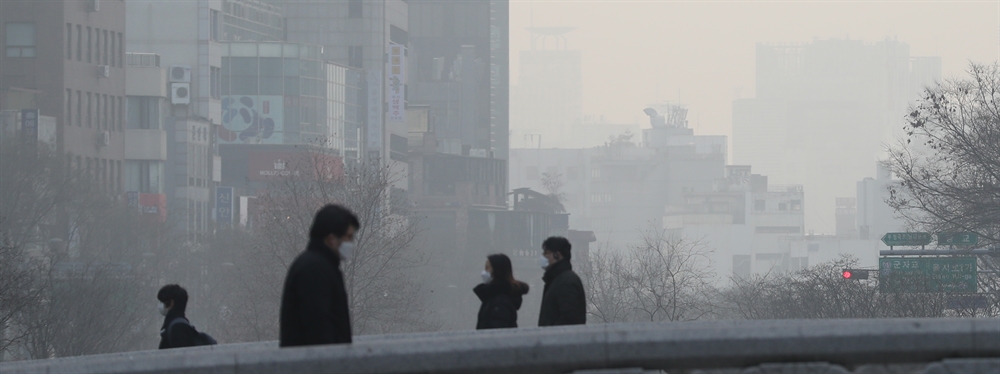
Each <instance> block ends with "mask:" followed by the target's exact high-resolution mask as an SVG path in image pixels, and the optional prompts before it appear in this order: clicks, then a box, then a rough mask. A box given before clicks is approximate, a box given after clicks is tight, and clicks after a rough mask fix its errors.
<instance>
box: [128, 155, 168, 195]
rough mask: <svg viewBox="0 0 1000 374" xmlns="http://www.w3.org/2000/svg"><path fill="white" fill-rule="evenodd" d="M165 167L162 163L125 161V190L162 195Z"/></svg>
mask: <svg viewBox="0 0 1000 374" xmlns="http://www.w3.org/2000/svg"><path fill="white" fill-rule="evenodd" d="M162 183H163V167H162V164H161V162H160V161H138V160H125V190H126V191H130V192H131V191H135V192H140V193H162V188H163V185H162Z"/></svg>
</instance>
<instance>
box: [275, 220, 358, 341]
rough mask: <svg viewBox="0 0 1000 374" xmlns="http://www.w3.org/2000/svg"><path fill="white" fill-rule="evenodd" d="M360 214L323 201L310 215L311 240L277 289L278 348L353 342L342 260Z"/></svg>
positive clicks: (346, 257) (351, 244) (347, 257)
mask: <svg viewBox="0 0 1000 374" xmlns="http://www.w3.org/2000/svg"><path fill="white" fill-rule="evenodd" d="M359 228H361V224H360V223H359V222H358V217H357V216H355V215H354V213H352V212H351V211H350V210H348V209H347V208H345V207H343V206H340V205H333V204H330V205H326V206H324V207H323V208H322V209H320V210H319V211H318V212H316V216H315V218H313V223H312V227H311V228H310V229H309V244H308V245H307V247H306V250H305V251H303V252H302V254H300V255H299V256H298V257H296V258H295V261H293V262H292V265H291V266H289V267H288V275H287V276H286V277H285V286H284V290H283V291H282V294H281V317H280V330H281V332H280V342H279V345H280V346H282V347H294V346H304V345H320V344H345V343H350V342H351V315H350V311H349V310H348V306H347V291H346V289H345V288H344V274H343V273H342V272H341V270H340V263H341V261H343V260H350V257H351V256H352V255H353V252H354V233H355V231H357V230H358V229H359Z"/></svg>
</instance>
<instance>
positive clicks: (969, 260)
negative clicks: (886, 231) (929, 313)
mask: <svg viewBox="0 0 1000 374" xmlns="http://www.w3.org/2000/svg"><path fill="white" fill-rule="evenodd" d="M976 270H977V268H976V258H975V257H918V258H893V257H882V258H881V259H879V261H878V271H879V280H878V283H879V284H878V285H879V291H881V292H905V293H921V292H948V293H952V292H960V293H974V292H976V289H977V283H976V282H977V277H976Z"/></svg>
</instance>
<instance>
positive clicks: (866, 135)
mask: <svg viewBox="0 0 1000 374" xmlns="http://www.w3.org/2000/svg"><path fill="white" fill-rule="evenodd" d="M940 75H941V60H940V58H937V57H912V56H910V49H909V45H907V44H906V43H903V42H899V41H896V40H884V41H880V42H877V43H874V44H868V43H863V42H862V41H860V40H817V41H814V42H812V43H808V44H795V45H763V44H761V45H758V46H757V73H756V76H757V79H756V98H753V99H743V100H737V101H735V102H734V103H733V161H734V162H735V163H739V164H752V165H754V168H756V169H757V170H758V171H760V172H761V173H762V174H766V175H768V176H770V177H771V178H772V180H775V181H776V182H778V183H792V182H801V183H803V184H804V185H805V189H806V190H807V191H809V194H808V195H807V196H806V200H807V204H806V205H807V206H809V207H810V208H809V211H807V212H806V223H807V227H809V228H810V229H812V230H816V231H817V232H826V233H832V232H834V230H835V226H836V223H835V220H834V219H833V217H834V216H835V214H834V213H835V212H834V210H835V204H834V202H835V198H836V197H838V196H850V195H851V193H852V192H853V189H854V185H853V183H854V181H856V180H860V179H861V178H862V177H864V176H865V174H867V173H865V170H868V168H869V167H870V165H871V163H872V162H874V161H876V160H877V159H878V158H879V157H880V156H881V155H882V154H883V152H884V145H885V144H888V143H889V142H890V141H891V140H892V139H893V138H895V137H897V136H899V135H900V134H901V131H900V129H901V128H902V127H903V125H904V122H903V116H904V114H905V112H906V108H907V106H908V104H909V103H912V102H913V101H914V100H915V99H917V97H918V94H919V93H920V89H921V88H922V87H923V86H925V85H928V84H931V83H933V82H934V81H935V80H937V79H940Z"/></svg>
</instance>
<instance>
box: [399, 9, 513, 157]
mask: <svg viewBox="0 0 1000 374" xmlns="http://www.w3.org/2000/svg"><path fill="white" fill-rule="evenodd" d="M409 27H410V34H409V45H410V47H411V48H410V53H409V60H410V64H409V69H410V70H409V72H408V80H409V86H408V88H409V90H408V92H407V94H408V95H409V97H408V98H407V99H408V101H409V102H410V103H415V104H420V105H427V106H428V107H429V111H430V122H431V126H432V128H434V130H435V134H436V136H437V137H438V140H439V141H441V142H442V143H443V144H446V145H448V146H446V148H444V149H442V151H444V153H452V152H460V153H461V154H462V155H466V156H468V155H482V156H484V157H492V158H499V159H504V160H506V159H507V154H508V149H509V147H510V140H509V131H508V130H509V125H508V118H509V117H508V112H509V99H508V96H509V83H508V82H509V74H510V73H509V70H510V69H509V62H508V59H509V49H508V44H509V4H508V1H507V0H474V1H440V0H417V1H410V2H409Z"/></svg>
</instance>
